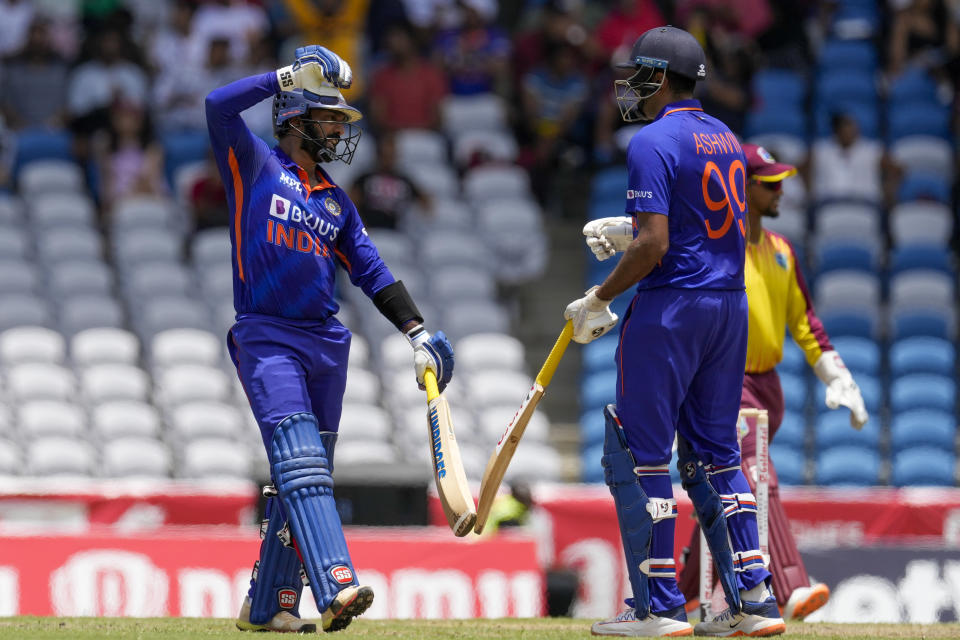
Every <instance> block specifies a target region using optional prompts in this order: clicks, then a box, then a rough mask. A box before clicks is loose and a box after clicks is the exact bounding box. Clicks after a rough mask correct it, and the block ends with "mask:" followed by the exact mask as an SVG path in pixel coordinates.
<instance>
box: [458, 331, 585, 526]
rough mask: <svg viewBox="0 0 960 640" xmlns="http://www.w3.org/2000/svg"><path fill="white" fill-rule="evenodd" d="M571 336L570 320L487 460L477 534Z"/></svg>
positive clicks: (485, 520) (482, 484)
mask: <svg viewBox="0 0 960 640" xmlns="http://www.w3.org/2000/svg"><path fill="white" fill-rule="evenodd" d="M572 336H573V322H571V321H569V320H568V321H567V324H566V325H564V327H563V331H562V332H561V333H560V337H559V338H557V341H556V343H555V344H554V345H553V349H551V350H550V355H548V356H547V360H546V362H544V363H543V366H542V367H541V368H540V373H538V374H537V378H536V380H534V382H533V386H532V387H531V388H530V391H528V392H527V397H526V398H524V399H523V403H522V404H521V405H520V409H518V410H517V412H516V413H515V414H514V415H513V420H511V421H510V424H508V425H507V429H506V431H504V432H503V435H502V436H500V441H499V442H497V447H496V449H494V450H493V454H492V455H491V456H490V460H488V461H487V468H486V469H485V470H484V472H483V480H481V481H480V499H479V500H478V501H477V523H476V525H475V526H474V528H473V530H474V531H475V532H477V533H481V532H482V531H483V527H484V526H485V525H486V524H487V518H488V517H489V516H490V507H492V506H493V499H494V498H496V497H497V491H498V490H499V489H500V483H501V482H503V475H504V474H505V473H506V472H507V467H508V466H510V460H511V459H512V458H513V452H514V451H516V450H517V445H518V444H520V438H522V437H523V431H524V429H526V428H527V423H528V422H530V417H531V416H532V415H533V412H534V411H535V410H536V409H537V405H538V404H540V398H542V397H543V392H544V391H545V390H546V388H547V385H549V384H550V380H552V379H553V374H554V372H556V370H557V365H559V364H560V359H561V358H562V357H563V353H564V352H565V351H566V350H567V345H568V344H570V338H571V337H572Z"/></svg>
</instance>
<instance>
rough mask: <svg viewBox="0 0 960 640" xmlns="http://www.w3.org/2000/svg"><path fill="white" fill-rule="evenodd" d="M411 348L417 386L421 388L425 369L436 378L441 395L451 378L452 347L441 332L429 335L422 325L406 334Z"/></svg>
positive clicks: (422, 387)
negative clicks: (431, 372)
mask: <svg viewBox="0 0 960 640" xmlns="http://www.w3.org/2000/svg"><path fill="white" fill-rule="evenodd" d="M404 335H406V337H407V340H408V341H409V342H410V346H411V347H413V368H414V369H415V370H416V372H417V384H419V385H420V388H421V389H424V388H425V387H424V386H423V374H424V372H426V370H427V369H430V370H431V371H433V373H434V375H435V376H436V377H437V388H438V389H439V390H440V392H441V393H442V392H443V390H444V388H445V387H446V386H447V383H448V382H450V379H451V378H452V377H453V346H451V344H450V341H449V340H447V336H445V335H444V334H443V331H437V332H436V333H435V334H434V335H432V336H431V335H430V333H429V332H427V330H426V329H424V328H423V325H419V324H418V325H417V326H415V327H414V328H413V329H410V331H408V332H407V333H406V334H404Z"/></svg>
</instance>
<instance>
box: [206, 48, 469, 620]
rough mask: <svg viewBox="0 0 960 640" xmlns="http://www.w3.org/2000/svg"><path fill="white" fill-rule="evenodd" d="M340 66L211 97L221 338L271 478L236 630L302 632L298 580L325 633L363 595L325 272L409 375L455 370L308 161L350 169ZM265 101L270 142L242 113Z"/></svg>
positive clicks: (449, 353)
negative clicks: (408, 356) (351, 534)
mask: <svg viewBox="0 0 960 640" xmlns="http://www.w3.org/2000/svg"><path fill="white" fill-rule="evenodd" d="M351 81H352V73H351V70H350V66H349V64H347V62H346V61H344V60H343V59H341V58H340V57H339V56H338V55H336V54H335V53H333V52H332V51H329V50H328V49H325V48H324V47H319V46H308V47H301V48H300V49H297V51H296V61H295V63H294V64H293V65H291V66H289V67H284V68H282V69H278V70H277V71H276V72H269V73H264V74H262V75H256V76H251V77H249V78H244V79H241V80H238V81H236V82H233V83H231V84H228V85H226V86H224V87H221V88H219V89H216V90H214V91H213V92H211V93H210V95H208V96H207V99H206V115H207V126H208V129H209V133H210V141H211V144H212V146H213V151H214V154H215V156H216V159H217V165H218V167H219V169H220V173H221V175H222V176H223V180H224V184H225V185H226V190H227V199H228V203H229V206H230V208H231V214H232V215H231V225H230V234H231V241H232V245H233V258H232V262H233V269H234V287H233V291H234V307H235V308H236V311H237V316H236V317H237V321H236V324H234V325H233V327H232V328H231V329H230V332H229V335H228V336H227V346H228V348H229V351H230V356H231V358H232V359H233V362H234V364H235V365H236V368H237V374H238V376H239V378H240V381H241V383H242V384H243V387H244V390H245V391H246V394H247V397H248V399H249V401H250V406H251V408H252V409H253V413H254V416H255V417H256V419H257V422H258V424H259V426H260V431H261V435H262V437H263V443H264V446H265V447H266V451H267V458H268V460H269V462H270V476H271V481H272V484H271V485H269V486H268V487H266V488H265V489H264V494H265V495H266V496H268V501H267V507H266V520H265V521H264V523H263V525H262V526H261V537H262V539H263V541H262V543H261V547H260V557H259V560H258V561H257V562H256V563H255V565H254V571H253V577H252V579H251V581H250V590H249V592H248V595H247V598H246V599H245V602H244V604H243V607H242V609H241V611H240V616H239V618H238V619H237V627H238V628H240V629H243V630H251V631H291V632H301V633H303V632H313V631H316V630H317V628H316V624H314V623H309V622H305V621H303V620H301V619H300V618H299V617H298V616H297V610H298V606H299V601H300V594H301V591H302V589H303V584H304V583H307V584H309V585H310V586H311V589H312V591H313V594H314V597H315V599H316V602H317V608H318V610H319V611H321V612H322V619H321V627H322V629H323V630H324V631H337V630H340V629H343V628H345V627H346V626H347V625H348V624H350V622H351V620H352V619H353V618H354V617H356V616H358V615H360V614H362V613H363V612H364V611H365V610H366V609H367V608H368V607H369V606H370V604H371V603H372V602H373V590H372V589H371V588H370V587H366V586H361V585H360V584H359V583H358V581H357V577H356V574H355V572H354V568H353V565H352V563H351V561H350V554H349V551H348V549H347V544H346V540H345V538H344V535H343V529H342V526H341V523H340V518H339V515H338V514H337V510H336V505H335V503H334V500H333V479H332V472H333V453H334V445H335V443H336V439H337V430H338V426H339V421H340V412H341V408H342V400H343V393H344V390H345V388H346V372H347V355H348V352H349V350H350V331H349V330H348V329H347V328H346V327H344V326H343V325H342V324H340V322H339V321H338V320H337V318H336V317H335V314H336V312H337V311H338V309H339V307H338V305H337V302H336V300H335V299H334V279H335V275H336V270H337V267H338V266H339V267H341V268H343V269H344V270H346V272H347V273H348V275H349V277H350V281H351V282H352V283H353V284H354V285H355V286H358V287H360V288H362V289H363V291H364V293H366V294H367V295H368V296H369V297H370V298H371V299H372V301H373V303H374V305H375V306H376V307H377V309H378V310H379V311H380V312H381V313H382V314H383V315H384V316H385V317H386V318H387V319H389V320H390V321H391V322H392V323H393V324H394V325H395V326H396V327H397V328H398V329H399V330H401V331H402V332H403V333H404V334H405V335H406V336H407V338H408V339H409V341H410V344H411V346H412V347H413V360H414V368H415V372H416V376H417V380H418V382H420V383H421V385H422V383H423V375H424V372H425V371H426V370H427V369H429V370H431V371H433V372H434V373H435V375H436V377H437V380H438V382H439V385H440V389H441V390H442V389H443V388H444V387H445V386H446V384H447V383H448V382H449V381H450V378H451V376H452V374H453V350H452V348H451V346H450V343H449V342H448V341H447V339H446V337H445V336H444V335H443V332H437V333H436V334H435V335H433V336H431V335H430V334H429V333H428V332H427V331H426V330H425V329H424V328H423V326H422V322H423V318H422V316H421V315H420V312H419V311H418V310H417V307H416V305H415V304H414V302H413V300H412V299H411V298H410V296H409V294H408V293H407V291H406V288H405V287H404V286H403V283H402V282H399V281H396V280H395V279H394V277H393V275H392V274H391V273H390V270H389V269H388V268H387V266H386V265H385V264H384V263H383V261H382V260H381V259H380V256H379V254H378V253H377V250H376V247H375V246H374V244H373V242H372V241H371V240H370V238H369V237H368V236H367V232H366V229H364V227H363V223H362V221H361V220H360V217H359V214H358V213H357V210H356V208H355V207H354V205H353V203H352V202H350V199H349V198H348V197H347V195H346V194H345V193H344V191H343V190H342V189H340V187H338V186H336V185H335V184H334V183H333V182H332V181H331V179H330V177H329V176H328V175H327V173H326V172H325V171H323V169H322V168H321V167H320V164H319V163H322V162H332V161H335V160H343V161H345V162H348V163H349V162H350V160H351V159H352V157H353V153H354V151H355V149H356V145H357V141H358V140H359V137H360V130H359V129H358V128H357V126H356V125H355V124H354V123H355V122H356V121H357V120H359V119H360V118H361V114H360V112H359V111H358V110H357V109H355V108H354V107H352V106H350V105H349V104H347V103H346V101H345V100H344V99H343V96H342V94H341V93H340V89H341V88H347V87H349V86H350V84H351ZM271 97H272V98H273V125H274V135H275V136H276V138H277V139H278V141H279V144H278V145H277V146H276V147H274V148H273V149H272V150H271V149H270V148H269V147H268V146H267V144H266V143H265V142H263V141H262V140H261V139H260V138H258V137H257V136H255V135H253V134H252V133H251V132H250V130H249V129H248V128H247V127H246V125H245V124H244V122H243V120H242V119H241V117H240V113H241V112H242V111H243V110H245V109H247V108H249V107H252V106H253V105H255V104H257V103H258V102H260V101H262V100H264V99H266V98H271Z"/></svg>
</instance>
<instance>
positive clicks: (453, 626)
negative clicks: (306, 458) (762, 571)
mask: <svg viewBox="0 0 960 640" xmlns="http://www.w3.org/2000/svg"><path fill="white" fill-rule="evenodd" d="M590 622H592V621H590V620H571V619H566V618H564V619H559V618H547V619H536V620H437V621H427V620H357V621H355V622H354V623H353V624H352V625H350V627H349V628H348V629H346V630H345V631H342V632H340V633H338V634H337V635H336V636H328V637H331V638H339V639H342V640H348V639H349V638H391V639H393V640H403V639H407V638H409V639H410V640H420V639H421V638H455V639H456V640H474V639H477V640H481V639H483V640H486V639H488V638H489V639H491V640H493V639H494V638H497V639H499V638H503V639H506V640H521V639H523V640H534V639H536V640H540V639H541V638H542V639H545V640H561V639H563V640H565V639H567V638H586V637H590ZM243 637H246V636H244V635H243V634H242V633H241V632H240V631H237V629H236V628H235V627H234V626H233V623H232V621H230V620H216V619H215V620H201V619H196V618H145V619H134V618H29V617H22V618H0V640H34V639H37V640H41V639H42V640H47V639H51V638H55V639H57V640H66V639H72V638H78V639H81V640H95V639H99V638H110V639H120V638H123V639H130V640H152V639H154V638H156V639H160V638H177V639H178V640H192V639H193V638H204V639H206V638H235V639H237V638H243ZM252 637H253V638H262V637H267V636H265V635H261V634H257V635H255V636H252ZM283 637H289V636H283ZM780 637H781V638H785V639H787V638H826V639H836V640H841V639H843V640H851V639H862V640H885V639H887V638H897V639H899V638H958V637H960V624H938V625H919V624H827V623H820V624H816V623H814V624H803V623H794V624H790V625H789V626H788V633H787V634H786V635H783V636H780Z"/></svg>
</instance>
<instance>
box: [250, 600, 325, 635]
mask: <svg viewBox="0 0 960 640" xmlns="http://www.w3.org/2000/svg"><path fill="white" fill-rule="evenodd" d="M237 629H240V630H241V631H277V632H280V633H316V632H317V625H316V624H315V623H313V622H308V621H306V620H301V619H300V618H298V617H297V616H295V615H293V614H292V613H290V612H289V611H281V612H280V613H278V614H277V615H275V616H273V617H272V618H270V619H269V620H268V621H267V622H265V623H264V624H254V623H253V622H250V598H249V597H247V598H244V599H243V606H242V607H240V615H239V616H237Z"/></svg>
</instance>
